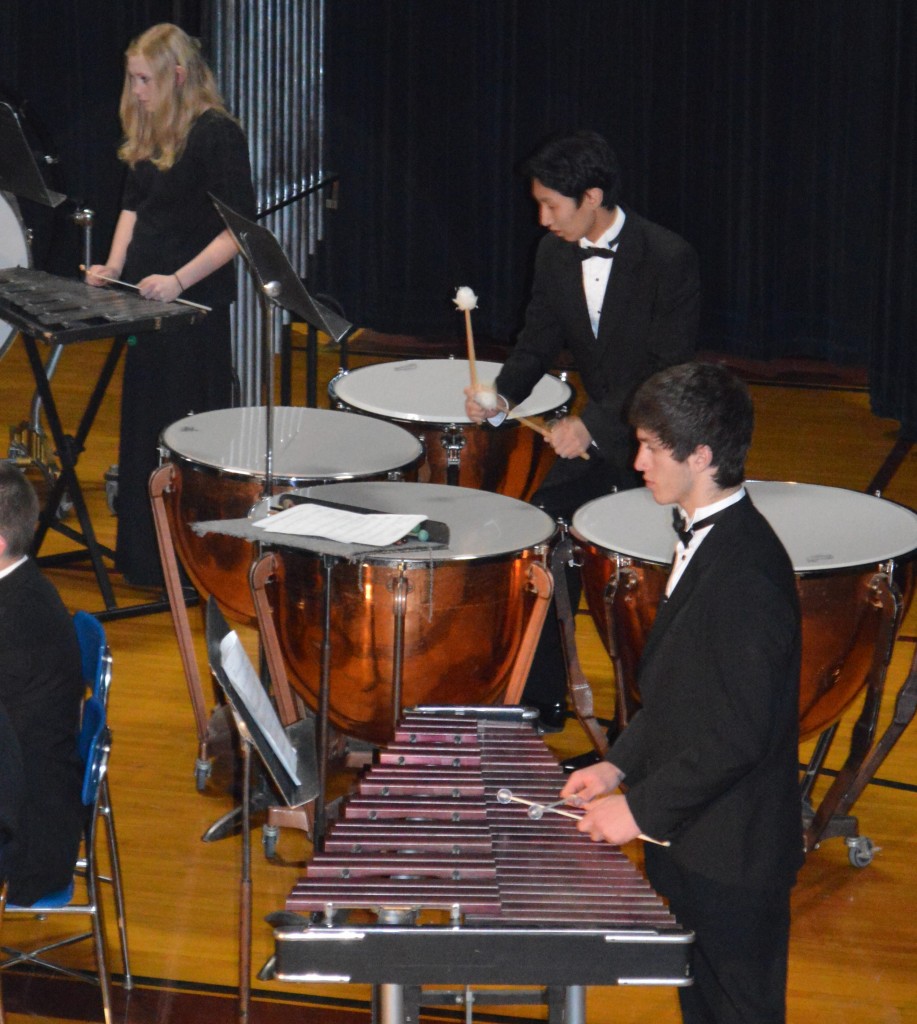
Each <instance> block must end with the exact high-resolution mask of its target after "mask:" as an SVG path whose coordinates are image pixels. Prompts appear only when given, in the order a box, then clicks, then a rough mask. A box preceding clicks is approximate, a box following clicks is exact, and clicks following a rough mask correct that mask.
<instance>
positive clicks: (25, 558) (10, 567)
mask: <svg viewBox="0 0 917 1024" xmlns="http://www.w3.org/2000/svg"><path fill="white" fill-rule="evenodd" d="M28 560H29V556H28V555H23V556H22V558H20V559H18V560H17V561H15V562H13V564H12V565H8V566H7V567H6V568H5V569H0V580H2V579H3V577H4V576H9V574H10V573H12V572H15V571H16V570H17V569H18V568H19V566H20V565H22V563H23V562H27V561H28Z"/></svg>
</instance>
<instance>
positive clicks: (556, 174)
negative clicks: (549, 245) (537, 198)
mask: <svg viewBox="0 0 917 1024" xmlns="http://www.w3.org/2000/svg"><path fill="white" fill-rule="evenodd" d="M520 170H521V172H522V173H523V174H524V175H526V177H529V178H537V179H538V180H539V181H540V182H541V184H542V185H544V186H545V187H546V188H552V189H554V191H555V192H560V194H561V195H564V196H568V197H569V198H570V199H574V200H576V205H577V206H579V205H580V203H581V202H582V201H583V196H584V195H585V193H586V190H587V189H590V188H600V189H601V190H602V206H604V207H606V208H607V209H609V210H613V209H614V208H615V207H616V206H617V205H618V200H619V198H620V195H621V170H620V168H619V166H618V158H617V157H616V156H615V154H614V150H613V149H612V148H611V146H609V145H608V143H607V142H606V141H605V139H604V138H603V137H602V136H601V135H599V134H598V132H593V131H578V132H574V133H573V134H572V135H559V136H556V137H554V138H552V139H549V140H548V141H547V142H545V143H544V144H543V145H542V146H541V147H540V148H539V149H538V150H537V151H536V152H535V153H533V154H532V156H530V157H528V159H527V160H525V161H524V162H523V163H522V165H521V167H520Z"/></svg>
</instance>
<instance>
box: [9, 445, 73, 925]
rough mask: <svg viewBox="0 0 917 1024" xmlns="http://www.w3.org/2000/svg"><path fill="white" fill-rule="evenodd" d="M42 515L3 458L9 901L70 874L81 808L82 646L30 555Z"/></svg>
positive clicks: (41, 892) (38, 893) (39, 892)
mask: <svg viewBox="0 0 917 1024" xmlns="http://www.w3.org/2000/svg"><path fill="white" fill-rule="evenodd" d="M37 521H38V500H37V498H36V496H35V491H34V490H33V489H32V485H31V484H30V483H29V482H28V480H26V478H25V477H24V476H23V475H22V473H21V472H20V471H19V470H18V469H17V468H16V467H15V466H13V465H11V464H10V463H8V462H5V463H0V705H2V706H3V709H4V711H5V712H6V716H7V718H8V720H9V723H10V725H11V726H12V729H13V732H14V733H15V735H16V738H17V740H18V744H19V750H20V752H21V757H22V767H23V770H24V783H23V791H22V794H21V807H20V808H19V815H18V823H17V826H16V828H15V829H14V830H13V837H12V842H11V844H10V845H9V847H8V848H7V849H6V851H5V852H4V858H3V859H4V867H5V869H6V871H7V876H8V879H9V902H10V903H16V904H19V905H21V906H28V905H30V904H32V903H34V902H35V900H37V899H40V898H41V897H42V896H46V895H48V894H49V893H51V892H55V891H56V890H58V889H62V888H64V887H65V886H66V885H68V884H69V882H70V879H71V878H72V876H73V868H74V865H75V864H76V858H77V852H78V849H79V842H80V834H81V830H82V825H83V817H84V811H85V808H84V807H83V804H82V800H81V796H80V791H81V788H82V780H83V767H82V764H81V762H80V757H79V753H78V751H77V733H78V730H79V724H80V707H81V703H82V698H83V673H82V667H81V663H80V648H79V643H78V642H77V638H76V632H75V631H74V628H73V622H72V620H71V618H70V615H69V614H68V612H67V609H66V608H65V607H64V604H63V602H62V601H61V599H60V596H59V595H58V593H57V591H56V590H55V589H54V587H53V586H52V585H51V583H49V582H48V580H46V579H45V578H44V576H42V574H41V573H40V572H39V571H38V568H37V566H36V565H35V563H34V562H33V561H32V559H30V558H29V557H28V551H29V548H30V547H31V544H32V539H33V535H34V533H35V524H36V523H37Z"/></svg>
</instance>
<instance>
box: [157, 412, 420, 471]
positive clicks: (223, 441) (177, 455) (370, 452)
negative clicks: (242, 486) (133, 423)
mask: <svg viewBox="0 0 917 1024" xmlns="http://www.w3.org/2000/svg"><path fill="white" fill-rule="evenodd" d="M266 415H267V414H266V410H265V408H264V407H263V406H247V407H243V408H238V409H215V410H213V411H211V412H201V413H197V414H195V415H193V416H186V417H184V419H180V420H176V422H175V423H172V424H170V425H169V426H168V427H166V429H165V430H164V431H163V432H162V437H161V439H160V444H161V445H162V446H163V447H164V448H166V449H168V453H169V458H170V460H174V461H175V462H178V463H182V464H185V465H189V466H191V467H192V468H194V469H196V470H199V471H202V472H205V473H209V474H212V475H214V476H221V477H227V478H232V479H239V480H252V479H255V480H260V479H264V476H265V448H266V426H265V424H266ZM272 423H273V435H274V440H273V453H272V455H273V464H272V469H271V476H272V479H273V481H274V484H275V486H277V485H282V486H286V487H297V486H300V485H306V484H315V483H318V482H320V481H323V482H332V481H333V482H338V481H341V482H343V481H348V480H355V479H360V478H362V477H367V476H374V475H382V474H384V473H395V472H401V471H404V470H407V469H410V468H412V467H413V466H415V465H416V464H417V463H418V462H420V460H421V458H422V457H423V445H422V444H421V443H420V442H419V441H418V440H417V438H416V437H414V435H413V434H411V433H410V432H409V431H407V430H404V429H403V428H402V427H399V426H397V425H395V424H394V423H378V422H375V421H372V422H370V421H367V419H366V417H365V416H360V415H358V414H356V413H348V412H342V411H340V410H337V409H311V408H304V407H301V406H277V407H275V408H274V410H273V415H272Z"/></svg>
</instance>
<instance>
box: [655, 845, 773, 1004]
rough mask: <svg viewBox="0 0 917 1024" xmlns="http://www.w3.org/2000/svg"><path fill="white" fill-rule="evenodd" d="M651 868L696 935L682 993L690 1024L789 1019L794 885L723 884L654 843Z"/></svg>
mask: <svg viewBox="0 0 917 1024" xmlns="http://www.w3.org/2000/svg"><path fill="white" fill-rule="evenodd" d="M646 870H647V875H648V876H649V880H650V882H651V883H652V885H653V888H654V889H656V891H657V892H658V893H659V894H660V895H662V896H664V897H665V898H666V899H667V900H668V902H669V908H670V909H671V911H672V913H673V914H674V915H675V917H676V919H677V920H678V923H679V924H681V925H682V926H683V927H685V928H690V929H691V930H692V931H693V932H694V934H695V939H694V949H693V961H694V984H693V985H691V986H689V987H687V988H682V989H679V990H678V997H679V1000H680V1002H681V1014H682V1020H683V1021H684V1022H685V1024H784V1021H785V1020H786V976H787V958H788V951H789V938H790V887H789V886H788V885H776V886H774V887H773V888H771V887H768V888H766V889H749V888H744V887H742V888H740V887H734V886H726V885H721V884H719V883H718V882H715V881H712V880H711V879H709V878H705V877H704V876H702V875H698V874H696V873H694V872H689V871H684V870H683V869H681V868H680V867H679V866H678V865H677V864H673V863H672V858H671V856H670V854H669V853H668V852H667V851H664V850H659V849H657V848H655V847H650V846H647V848H646Z"/></svg>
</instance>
